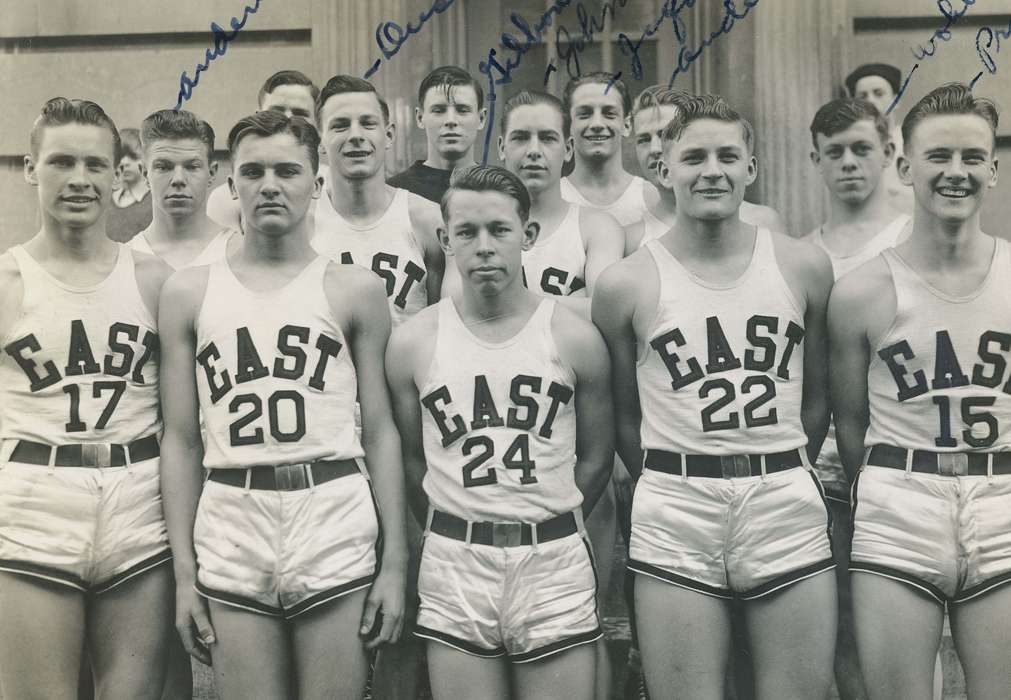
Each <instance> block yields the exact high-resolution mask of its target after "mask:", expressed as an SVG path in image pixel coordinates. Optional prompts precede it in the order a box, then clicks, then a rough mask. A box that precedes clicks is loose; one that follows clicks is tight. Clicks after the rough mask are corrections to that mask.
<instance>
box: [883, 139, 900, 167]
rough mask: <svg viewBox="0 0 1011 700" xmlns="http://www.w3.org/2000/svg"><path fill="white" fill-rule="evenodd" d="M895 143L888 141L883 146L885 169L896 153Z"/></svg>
mask: <svg viewBox="0 0 1011 700" xmlns="http://www.w3.org/2000/svg"><path fill="white" fill-rule="evenodd" d="M897 150H898V149H896V148H895V142H894V141H889V142H888V143H886V144H885V167H886V168H887V167H888V166H889V165H891V164H892V159H893V158H895V154H896V151H897Z"/></svg>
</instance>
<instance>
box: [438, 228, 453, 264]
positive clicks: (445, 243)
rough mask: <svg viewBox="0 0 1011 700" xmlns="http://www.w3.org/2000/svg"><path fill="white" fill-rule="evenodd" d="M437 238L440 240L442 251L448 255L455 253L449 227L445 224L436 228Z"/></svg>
mask: <svg viewBox="0 0 1011 700" xmlns="http://www.w3.org/2000/svg"><path fill="white" fill-rule="evenodd" d="M435 238H436V239H437V240H438V241H439V247H441V248H442V252H443V253H444V254H445V255H446V257H447V258H448V257H450V256H452V255H453V249H452V248H451V247H450V245H449V229H448V228H446V227H445V226H439V227H438V228H436V229H435Z"/></svg>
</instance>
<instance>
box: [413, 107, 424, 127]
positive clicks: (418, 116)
mask: <svg viewBox="0 0 1011 700" xmlns="http://www.w3.org/2000/svg"><path fill="white" fill-rule="evenodd" d="M424 116H425V112H424V110H422V109H421V107H415V108H414V123H415V125H416V126H417V127H418V128H419V129H421V130H422V131H424V130H425V126H424V124H422V123H421V120H422V118H423V117H424Z"/></svg>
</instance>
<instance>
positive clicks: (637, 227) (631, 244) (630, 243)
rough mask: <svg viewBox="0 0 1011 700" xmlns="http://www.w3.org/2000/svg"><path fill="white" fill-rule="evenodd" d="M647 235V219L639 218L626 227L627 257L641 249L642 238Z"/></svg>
mask: <svg viewBox="0 0 1011 700" xmlns="http://www.w3.org/2000/svg"><path fill="white" fill-rule="evenodd" d="M645 235H646V221H645V220H644V219H639V220H638V221H633V222H632V223H630V224H629V225H628V226H626V227H625V257H626V258H627V257H628V256H629V255H631V254H632V253H634V252H635V251H637V250H639V246H641V245H642V238H643V236H645Z"/></svg>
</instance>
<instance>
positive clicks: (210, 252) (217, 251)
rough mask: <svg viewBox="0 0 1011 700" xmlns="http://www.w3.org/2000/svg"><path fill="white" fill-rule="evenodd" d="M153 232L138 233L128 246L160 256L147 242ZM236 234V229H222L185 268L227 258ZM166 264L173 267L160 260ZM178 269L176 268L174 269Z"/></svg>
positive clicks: (147, 229) (145, 230)
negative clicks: (229, 245) (226, 255)
mask: <svg viewBox="0 0 1011 700" xmlns="http://www.w3.org/2000/svg"><path fill="white" fill-rule="evenodd" d="M150 230H151V227H150V226H148V227H147V228H146V229H144V230H143V231H141V232H140V233H138V234H137V235H136V236H134V237H133V238H132V239H130V242H129V243H128V244H127V245H129V246H130V247H131V248H132V249H134V250H137V251H140V252H141V253H147V254H148V255H154V256H156V257H157V256H158V254H157V253H156V252H154V250H153V249H152V248H151V244H150V243H149V242H148V240H147V233H148V231H150ZM234 233H235V229H230V228H222V229H221V230H220V231H218V233H217V234H216V235H215V236H214V238H212V239H211V240H210V241H209V242H208V243H207V245H206V246H205V247H204V249H203V250H202V251H200V253H199V254H198V255H197V256H196V257H195V258H193V259H192V260H190V261H189V262H188V263H186V265H184V267H196V266H197V265H210V264H211V263H213V262H216V261H217V260H220V259H221V258H223V257H225V252H226V251H227V250H228V241H229V240H230V239H231V237H232V235H233V234H234ZM160 259H161V260H163V261H164V262H165V264H166V265H168V266H169V267H172V265H171V263H169V262H168V261H167V260H165V259H164V258H160ZM173 269H176V268H173Z"/></svg>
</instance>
